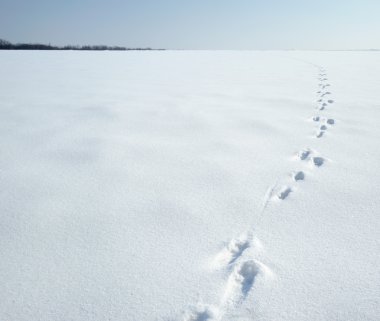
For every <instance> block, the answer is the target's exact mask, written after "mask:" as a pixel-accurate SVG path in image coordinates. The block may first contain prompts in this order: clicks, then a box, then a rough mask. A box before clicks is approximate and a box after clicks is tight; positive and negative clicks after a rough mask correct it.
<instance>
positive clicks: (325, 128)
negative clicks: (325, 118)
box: [319, 125, 327, 130]
mask: <svg viewBox="0 0 380 321" xmlns="http://www.w3.org/2000/svg"><path fill="white" fill-rule="evenodd" d="M319 129H320V130H327V127H326V125H322V126H321V127H319Z"/></svg>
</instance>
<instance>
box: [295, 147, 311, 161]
mask: <svg viewBox="0 0 380 321" xmlns="http://www.w3.org/2000/svg"><path fill="white" fill-rule="evenodd" d="M310 153H311V151H310V149H302V150H300V151H299V152H298V153H297V158H298V159H300V160H305V159H307V158H308V157H309V155H310Z"/></svg>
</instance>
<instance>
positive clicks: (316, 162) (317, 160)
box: [313, 157, 325, 167]
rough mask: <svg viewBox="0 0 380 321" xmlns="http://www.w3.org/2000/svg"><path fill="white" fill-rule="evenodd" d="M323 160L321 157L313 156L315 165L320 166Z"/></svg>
mask: <svg viewBox="0 0 380 321" xmlns="http://www.w3.org/2000/svg"><path fill="white" fill-rule="evenodd" d="M324 162H325V160H324V159H323V158H322V157H313V164H314V165H315V166H318V167H320V166H322V165H323V163H324Z"/></svg>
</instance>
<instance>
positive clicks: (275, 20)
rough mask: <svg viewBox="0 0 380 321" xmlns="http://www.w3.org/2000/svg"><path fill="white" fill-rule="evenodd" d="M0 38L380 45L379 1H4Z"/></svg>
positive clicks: (196, 45)
mask: <svg viewBox="0 0 380 321" xmlns="http://www.w3.org/2000/svg"><path fill="white" fill-rule="evenodd" d="M0 38H4V39H7V40H9V41H12V42H43V43H49V42H51V43H52V44H57V45H64V44H106V45H125V46H131V47H146V46H151V47H156V48H157V47H159V48H173V49H176V48H177V49H358V48H363V49H364V48H380V0H315V1H311V0H229V1H227V0H214V1H212V0H192V1H182V0H177V1H175V0H161V1H160V0H139V1H138V0H135V1H130V0H124V1H123V0H0Z"/></svg>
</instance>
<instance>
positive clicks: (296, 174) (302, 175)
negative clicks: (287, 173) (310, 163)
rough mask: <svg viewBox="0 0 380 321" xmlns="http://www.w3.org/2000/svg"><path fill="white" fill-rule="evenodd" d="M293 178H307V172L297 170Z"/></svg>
mask: <svg viewBox="0 0 380 321" xmlns="http://www.w3.org/2000/svg"><path fill="white" fill-rule="evenodd" d="M293 179H294V180H295V181H296V182H297V181H303V180H304V179H305V174H304V172H302V171H299V172H296V173H294V175H293Z"/></svg>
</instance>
